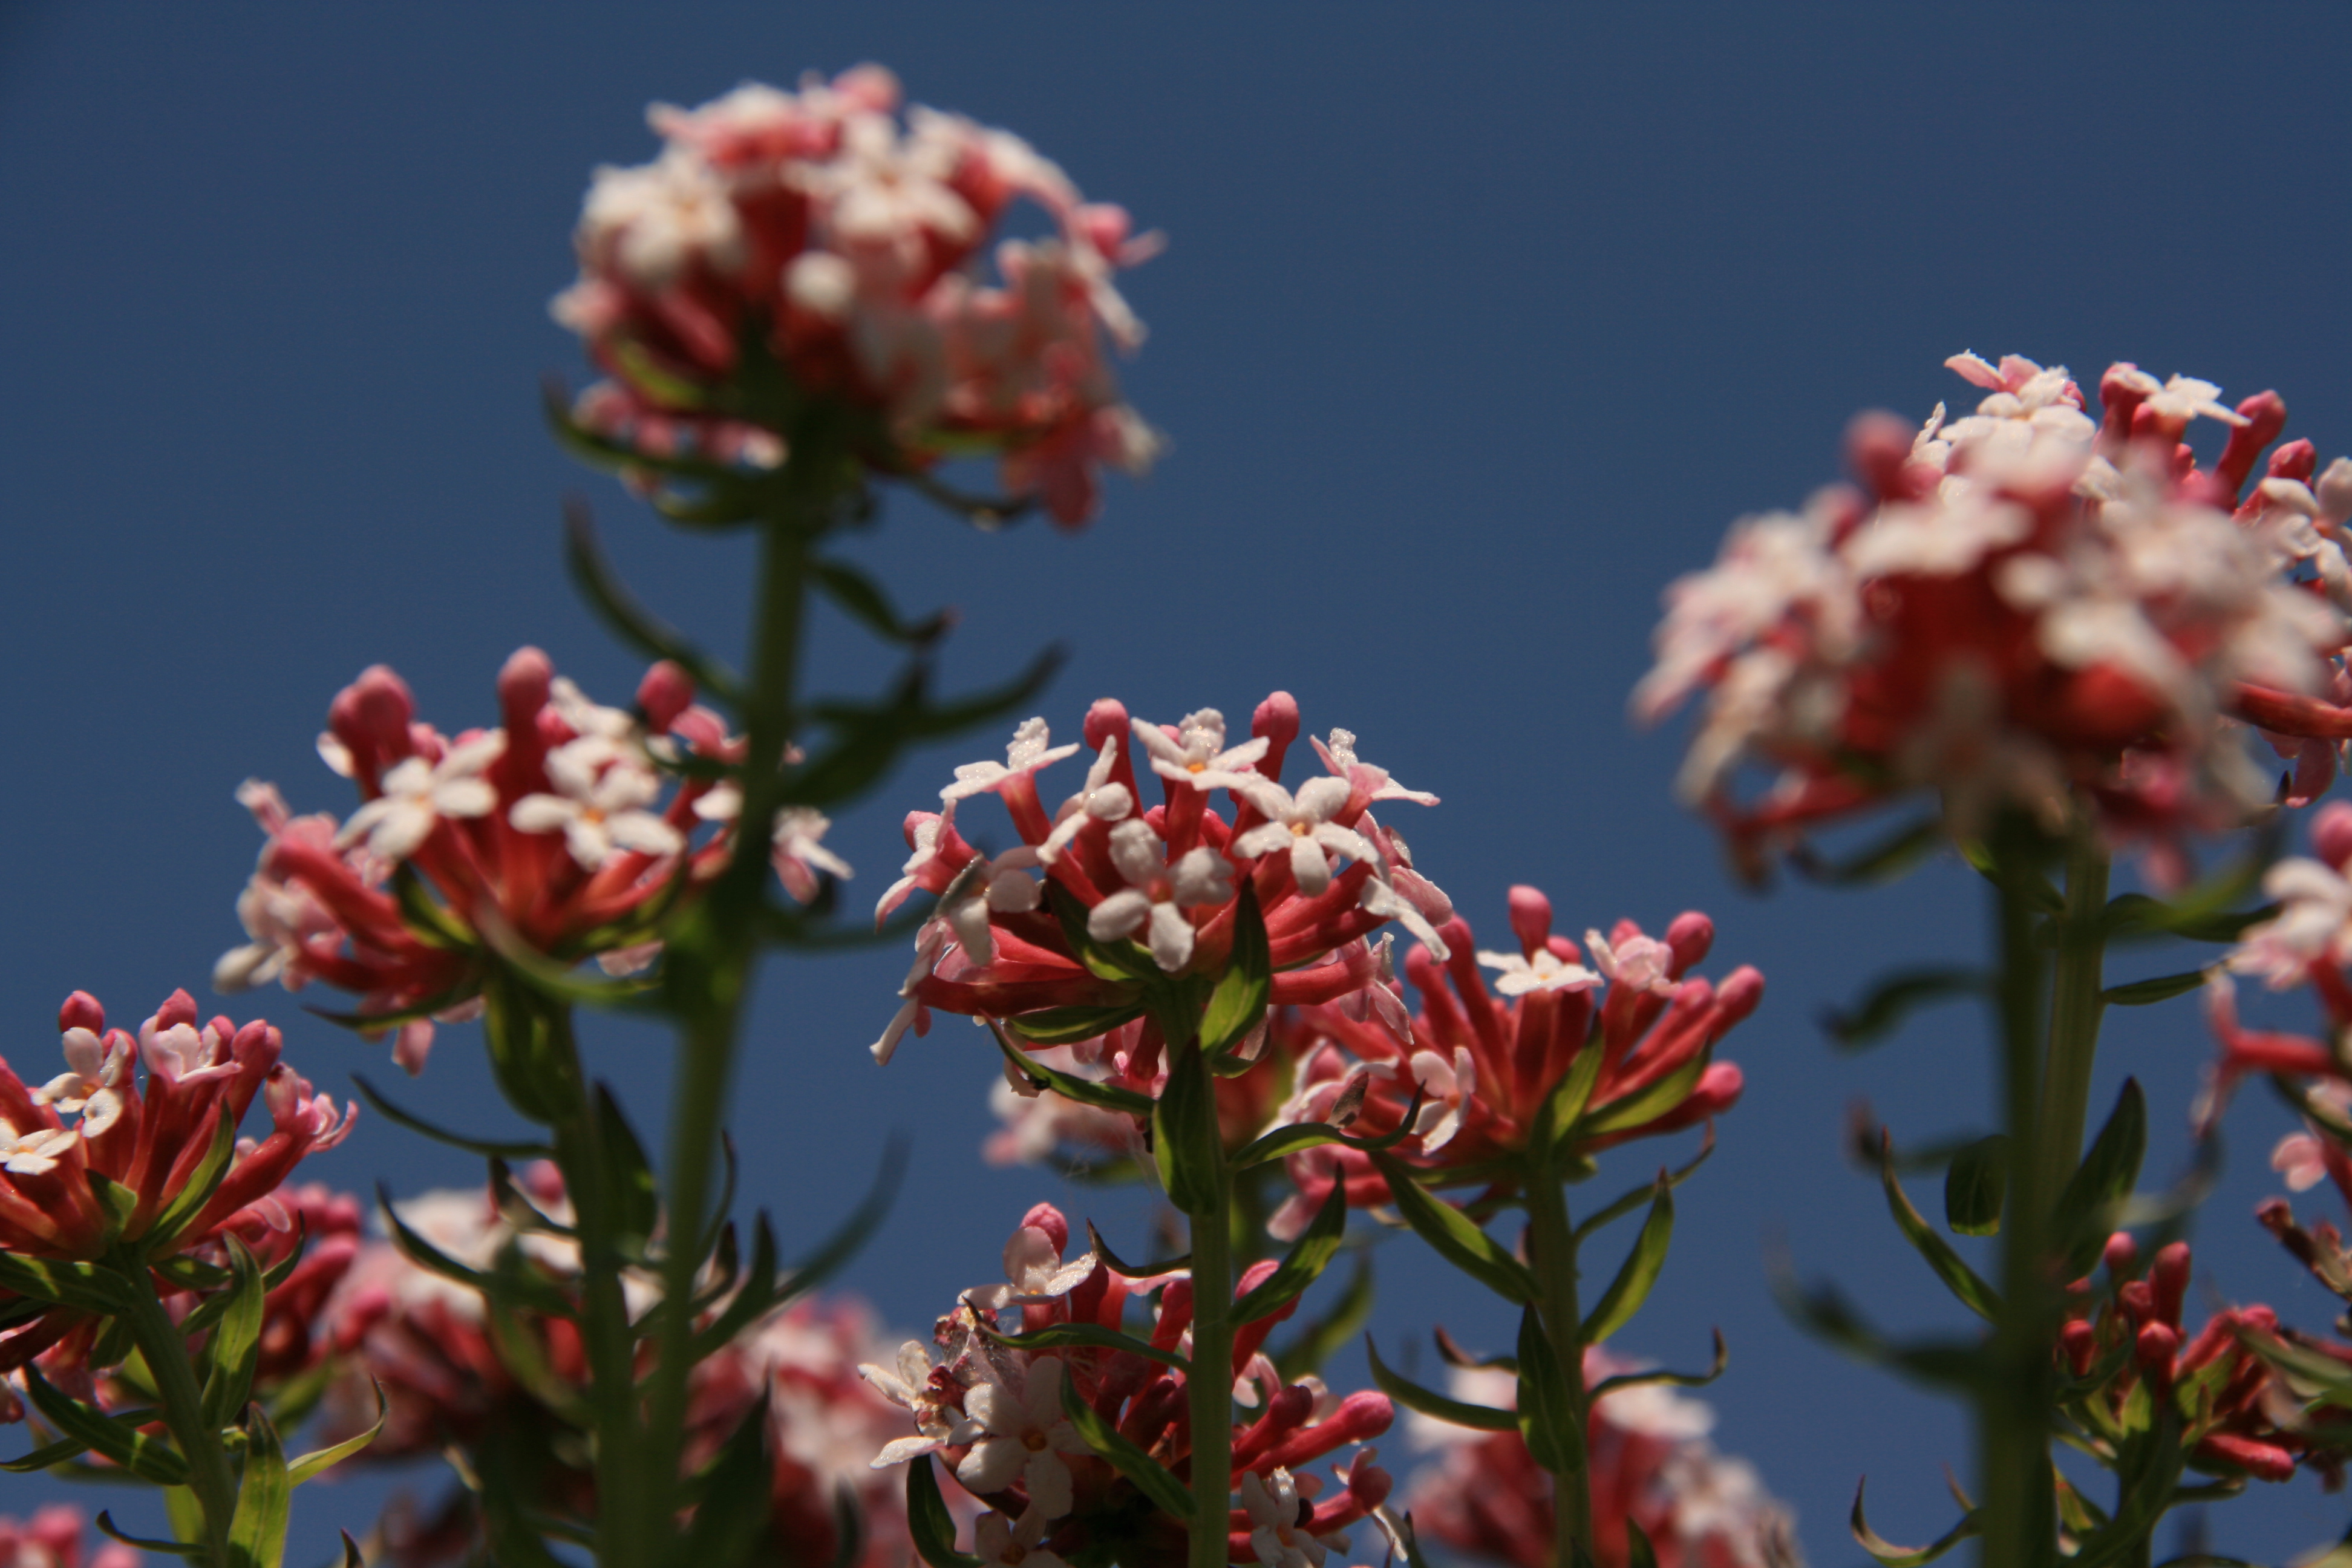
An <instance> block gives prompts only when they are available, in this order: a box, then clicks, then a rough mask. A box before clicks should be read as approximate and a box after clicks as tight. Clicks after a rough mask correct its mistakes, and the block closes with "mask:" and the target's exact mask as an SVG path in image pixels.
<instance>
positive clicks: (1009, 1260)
mask: <svg viewBox="0 0 2352 1568" xmlns="http://www.w3.org/2000/svg"><path fill="white" fill-rule="evenodd" d="M1095 1265H1096V1258H1095V1255H1094V1254H1093V1253H1092V1252H1082V1253H1080V1254H1079V1255H1078V1256H1077V1257H1076V1258H1072V1259H1070V1261H1068V1262H1067V1263H1065V1262H1063V1261H1062V1249H1061V1248H1060V1247H1056V1246H1055V1245H1054V1238H1053V1237H1050V1236H1048V1235H1046V1234H1045V1232H1044V1231H1042V1230H1040V1229H1038V1228H1037V1227H1036V1226H1034V1225H1024V1226H1022V1227H1021V1228H1020V1229H1019V1230H1016V1231H1014V1232H1013V1238H1012V1239H1011V1240H1010V1241H1007V1242H1006V1243H1005V1244H1004V1279H1005V1282H1004V1283H1003V1284H1002V1285H990V1286H986V1287H984V1288H982V1289H978V1290H967V1291H965V1292H964V1300H968V1301H970V1302H971V1304H972V1305H973V1306H975V1307H986V1308H988V1309H990V1310H995V1309H997V1308H1001V1307H1043V1306H1046V1305H1048V1304H1050V1303H1052V1302H1055V1301H1058V1300H1061V1299H1062V1298H1063V1297H1065V1296H1066V1295H1068V1294H1069V1293H1070V1292H1071V1291H1073V1290H1075V1289H1077V1288H1078V1287H1079V1286H1080V1285H1083V1284H1085V1283H1086V1279H1087V1275H1089V1274H1092V1273H1093V1272H1094V1271H1095Z"/></svg>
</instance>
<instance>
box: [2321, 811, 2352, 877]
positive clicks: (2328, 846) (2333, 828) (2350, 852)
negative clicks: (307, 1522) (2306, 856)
mask: <svg viewBox="0 0 2352 1568" xmlns="http://www.w3.org/2000/svg"><path fill="white" fill-rule="evenodd" d="M2311 847H2312V849H2313V851H2314V852H2315V854H2317V855H2318V857H2319V858H2321V859H2322V860H2325V861H2326V862H2327V863H2328V864H2329V865H2331V866H2334V867H2336V868H2337V869H2339V870H2340V869H2342V868H2344V867H2345V866H2346V865H2347V864H2352V803H2347V802H2344V801H2340V800H2331V801H2329V802H2328V803H2327V804H2326V805H2323V806H2321V807H2320V808H2319V816H2318V818H2317V820H2315V822H2313V823H2312V825H2311Z"/></svg>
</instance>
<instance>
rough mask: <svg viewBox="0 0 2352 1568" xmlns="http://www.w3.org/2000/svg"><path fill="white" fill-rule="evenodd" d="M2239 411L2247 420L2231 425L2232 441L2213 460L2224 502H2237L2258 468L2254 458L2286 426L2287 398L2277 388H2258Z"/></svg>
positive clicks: (2260, 454) (2214, 472)
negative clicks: (2263, 390)
mask: <svg viewBox="0 0 2352 1568" xmlns="http://www.w3.org/2000/svg"><path fill="white" fill-rule="evenodd" d="M2238 414H2239V416H2241V417H2242V418H2243V419H2244V420H2245V423H2244V424H2243V425H2238V426H2232V427H2231V431H2230V439H2229V442H2228V444H2227V445H2225V446H2224V447H2222V448H2221V457H2220V458H2217V459H2215V461H2214V464H2213V478H2214V480H2215V481H2216V483H2217V485H2218V486H2219V488H2220V489H2221V504H2222V505H2224V506H2235V505H2236V504H2237V501H2238V492H2239V491H2240V490H2242V489H2245V486H2246V478H2247V476H2248V475H2250V474H2252V472H2253V471H2254V460H2255V459H2256V458H2259V457H2261V456H2262V451H2263V447H2267V446H2269V445H2270V444H2271V443H2272V442H2273V441H2275V440H2277V439H2278V437H2279V432H2280V431H2282V430H2284V429H2285V428H2286V400H2285V399H2284V398H2282V397H2281V396H2279V395H2278V394H2277V393H2275V392H2257V393H2255V394H2254V395H2252V397H2249V398H2247V399H2246V400H2245V401H2243V402H2242V403H2241V404H2239V405H2238Z"/></svg>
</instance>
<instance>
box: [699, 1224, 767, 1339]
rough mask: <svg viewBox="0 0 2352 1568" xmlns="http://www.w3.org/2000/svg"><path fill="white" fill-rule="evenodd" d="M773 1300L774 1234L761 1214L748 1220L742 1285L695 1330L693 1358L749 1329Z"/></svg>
mask: <svg viewBox="0 0 2352 1568" xmlns="http://www.w3.org/2000/svg"><path fill="white" fill-rule="evenodd" d="M775 1299H776V1233H775V1231H774V1230H773V1229H772V1227H771V1226H769V1224H768V1216H767V1215H764V1214H761V1215H756V1216H754V1217H753V1219H752V1221H751V1268H748V1269H746V1270H745V1271H744V1274H743V1282H742V1286H741V1288H740V1289H738V1290H737V1291H736V1292H735V1295H734V1298H733V1299H732V1300H730V1301H729V1302H728V1303H727V1305H726V1306H725V1307H723V1308H721V1309H720V1310H719V1316H717V1317H716V1318H714V1319H712V1320H711V1321H709V1323H708V1324H706V1325H704V1326H703V1327H702V1328H701V1329H699V1330H698V1331H696V1332H695V1336H694V1359H695V1360H697V1361H700V1360H702V1359H703V1358H704V1357H706V1356H709V1355H710V1354H711V1353H713V1352H716V1351H718V1350H719V1348H720V1347H721V1346H723V1345H725V1344H727V1343H729V1342H730V1341H732V1340H733V1339H734V1338H735V1336H736V1335H738V1334H740V1333H741V1332H742V1331H744V1330H745V1329H748V1328H750V1327H751V1324H752V1323H753V1322H755V1321H758V1320H759V1319H760V1318H761V1317H762V1316H763V1315H765V1314H766V1313H767V1311H768V1310H769V1309H770V1308H771V1307H772V1306H773V1305H774V1304H775Z"/></svg>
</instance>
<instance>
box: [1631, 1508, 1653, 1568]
mask: <svg viewBox="0 0 2352 1568" xmlns="http://www.w3.org/2000/svg"><path fill="white" fill-rule="evenodd" d="M1625 1568H1658V1553H1657V1549H1656V1548H1654V1547H1653V1546H1652V1545H1651V1544H1650V1537H1649V1535H1648V1533H1647V1532H1645V1531H1643V1529H1642V1526H1641V1524H1640V1523H1639V1522H1638V1521H1636V1520H1634V1518H1633V1516H1632V1515H1631V1514H1628V1515H1627V1516H1626V1518H1625Z"/></svg>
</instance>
